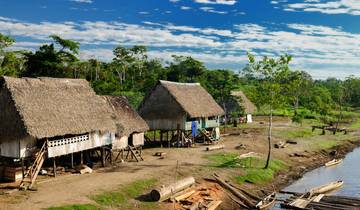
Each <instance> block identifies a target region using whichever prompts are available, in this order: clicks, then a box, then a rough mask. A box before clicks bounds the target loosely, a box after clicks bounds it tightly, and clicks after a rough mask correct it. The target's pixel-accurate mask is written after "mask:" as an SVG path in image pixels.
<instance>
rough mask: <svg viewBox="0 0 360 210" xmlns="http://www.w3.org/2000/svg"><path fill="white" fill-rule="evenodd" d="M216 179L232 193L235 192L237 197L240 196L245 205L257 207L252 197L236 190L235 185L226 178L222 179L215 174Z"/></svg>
mask: <svg viewBox="0 0 360 210" xmlns="http://www.w3.org/2000/svg"><path fill="white" fill-rule="evenodd" d="M213 176H214V178H215V179H216V181H217V182H218V183H219V184H220V185H221V186H222V187H224V188H225V189H227V190H229V191H230V192H231V193H232V194H234V195H235V196H236V197H238V198H240V199H241V200H243V201H244V203H245V205H246V206H247V207H249V208H255V203H254V202H252V201H251V200H250V199H248V198H247V197H246V196H245V195H243V194H242V193H241V192H239V191H238V190H236V189H235V188H234V187H232V186H231V185H229V184H228V183H226V182H225V181H224V180H222V179H221V178H220V177H219V176H218V175H217V174H214V175H213Z"/></svg>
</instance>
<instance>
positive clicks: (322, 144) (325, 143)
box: [316, 140, 339, 149]
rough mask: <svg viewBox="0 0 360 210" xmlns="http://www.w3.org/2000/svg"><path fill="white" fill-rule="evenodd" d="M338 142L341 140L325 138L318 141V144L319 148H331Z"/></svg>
mask: <svg viewBox="0 0 360 210" xmlns="http://www.w3.org/2000/svg"><path fill="white" fill-rule="evenodd" d="M338 144H339V142H338V141H336V140H323V141H318V142H316V146H317V148H318V149H330V148H332V147H334V146H336V145H338Z"/></svg>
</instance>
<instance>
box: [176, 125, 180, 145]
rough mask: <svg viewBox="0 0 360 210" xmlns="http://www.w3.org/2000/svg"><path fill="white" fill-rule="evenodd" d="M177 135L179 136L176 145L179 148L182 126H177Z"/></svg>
mask: <svg viewBox="0 0 360 210" xmlns="http://www.w3.org/2000/svg"><path fill="white" fill-rule="evenodd" d="M176 135H177V138H176V144H177V147H180V124H177V126H176Z"/></svg>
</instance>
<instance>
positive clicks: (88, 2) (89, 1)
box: [70, 0, 94, 4]
mask: <svg viewBox="0 0 360 210" xmlns="http://www.w3.org/2000/svg"><path fill="white" fill-rule="evenodd" d="M70 1H73V2H77V3H87V4H92V3H94V1H93V0H70Z"/></svg>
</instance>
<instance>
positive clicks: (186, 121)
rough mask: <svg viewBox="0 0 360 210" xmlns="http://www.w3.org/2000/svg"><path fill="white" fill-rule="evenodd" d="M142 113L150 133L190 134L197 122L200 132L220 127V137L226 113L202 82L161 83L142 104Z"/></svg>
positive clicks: (140, 110)
mask: <svg viewBox="0 0 360 210" xmlns="http://www.w3.org/2000/svg"><path fill="white" fill-rule="evenodd" d="M139 114H140V115H141V117H142V118H143V119H144V120H145V121H146V122H147V123H148V125H149V127H150V130H161V131H169V130H178V129H179V130H182V131H184V132H189V131H190V132H191V131H192V130H193V129H194V126H193V125H194V122H196V128H197V129H198V130H200V131H201V130H213V129H215V128H217V130H218V132H217V133H218V134H219V129H218V128H219V126H220V119H219V117H220V116H221V115H223V114H224V111H223V109H222V108H221V107H220V106H219V105H218V104H217V103H216V101H215V100H214V99H213V98H212V96H211V95H210V94H209V93H208V92H207V91H206V90H205V89H204V88H203V87H202V86H201V85H200V84H199V83H178V82H170V81H163V80H160V81H159V82H158V83H157V85H156V86H155V87H154V88H153V89H152V91H151V92H150V93H149V94H148V95H147V96H146V97H145V99H144V100H143V102H142V103H141V104H140V106H139ZM218 137H219V135H217V138H218Z"/></svg>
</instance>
